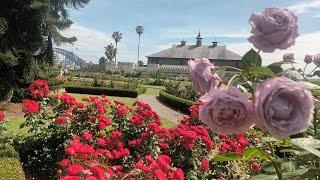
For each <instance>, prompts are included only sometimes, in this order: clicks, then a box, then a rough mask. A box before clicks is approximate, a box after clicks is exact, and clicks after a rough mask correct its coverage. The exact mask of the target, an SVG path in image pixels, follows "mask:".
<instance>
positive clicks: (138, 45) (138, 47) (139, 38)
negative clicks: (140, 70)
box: [137, 34, 140, 64]
mask: <svg viewBox="0 0 320 180" xmlns="http://www.w3.org/2000/svg"><path fill="white" fill-rule="evenodd" d="M139 60H140V34H139V41H138V60H137V63H138V64H139Z"/></svg>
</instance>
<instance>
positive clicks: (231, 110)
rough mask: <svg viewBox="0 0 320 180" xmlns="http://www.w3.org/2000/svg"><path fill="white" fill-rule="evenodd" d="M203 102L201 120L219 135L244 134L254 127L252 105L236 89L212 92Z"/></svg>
mask: <svg viewBox="0 0 320 180" xmlns="http://www.w3.org/2000/svg"><path fill="white" fill-rule="evenodd" d="M201 101H202V102H203V103H204V104H203V105H202V106H200V113H199V116H200V120H201V121H202V122H204V123H205V124H206V125H208V126H209V128H211V129H212V130H213V131H214V132H215V133H217V134H225V135H231V134H234V133H238V132H244V131H246V130H247V129H248V128H249V127H250V126H252V125H253V121H254V120H253V116H252V114H253V112H252V111H253V110H252V104H251V102H250V101H249V100H248V97H247V95H246V94H244V93H242V92H240V91H239V90H238V89H236V88H235V87H231V88H229V89H228V90H227V91H218V90H216V91H210V92H209V93H208V94H207V95H206V96H204V97H202V98H201Z"/></svg>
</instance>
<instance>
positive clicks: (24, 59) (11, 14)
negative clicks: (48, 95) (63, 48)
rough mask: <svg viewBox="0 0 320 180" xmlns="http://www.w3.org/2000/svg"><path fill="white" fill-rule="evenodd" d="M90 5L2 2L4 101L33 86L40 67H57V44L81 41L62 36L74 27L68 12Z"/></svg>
mask: <svg viewBox="0 0 320 180" xmlns="http://www.w3.org/2000/svg"><path fill="white" fill-rule="evenodd" d="M89 1H90V0H23V1H21V0H1V1H0V7H1V11H0V101H3V100H10V99H11V97H12V94H13V91H14V89H17V88H20V87H23V86H25V85H27V84H28V83H31V82H32V81H33V80H34V79H35V78H36V77H37V75H38V72H39V70H40V68H39V67H40V66H46V67H48V66H51V65H53V58H54V57H53V43H55V44H56V45H60V44H61V43H73V42H75V41H76V40H77V39H76V37H64V36H63V35H61V33H60V31H61V30H64V29H66V28H68V27H70V26H71V24H72V21H71V20H70V19H69V14H68V11H67V8H81V7H83V6H84V5H86V4H87V3H89Z"/></svg>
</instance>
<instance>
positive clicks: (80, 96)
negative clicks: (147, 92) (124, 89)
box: [69, 93, 137, 106]
mask: <svg viewBox="0 0 320 180" xmlns="http://www.w3.org/2000/svg"><path fill="white" fill-rule="evenodd" d="M69 94H70V95H72V96H74V97H75V98H76V99H77V100H78V101H81V100H82V99H83V98H87V97H89V96H92V95H90V94H75V93H69ZM108 99H110V100H111V101H114V100H121V101H123V102H124V103H126V104H127V105H129V106H131V105H132V104H133V103H134V102H136V101H137V98H129V97H116V96H108Z"/></svg>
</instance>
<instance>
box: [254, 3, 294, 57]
mask: <svg viewBox="0 0 320 180" xmlns="http://www.w3.org/2000/svg"><path fill="white" fill-rule="evenodd" d="M297 20H298V18H297V17H296V16H295V15H294V14H293V13H292V12H291V11H290V10H288V9H282V8H266V9H265V10H264V12H263V13H253V14H252V15H251V17H250V19H249V23H250V24H251V26H252V30H251V33H252V36H251V37H249V38H248V41H249V42H251V43H252V44H253V46H254V47H256V48H257V49H260V50H261V51H263V52H273V51H275V49H287V48H288V47H290V46H292V45H293V44H294V43H295V39H296V38H297V37H298V36H299V34H298V25H297Z"/></svg>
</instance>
